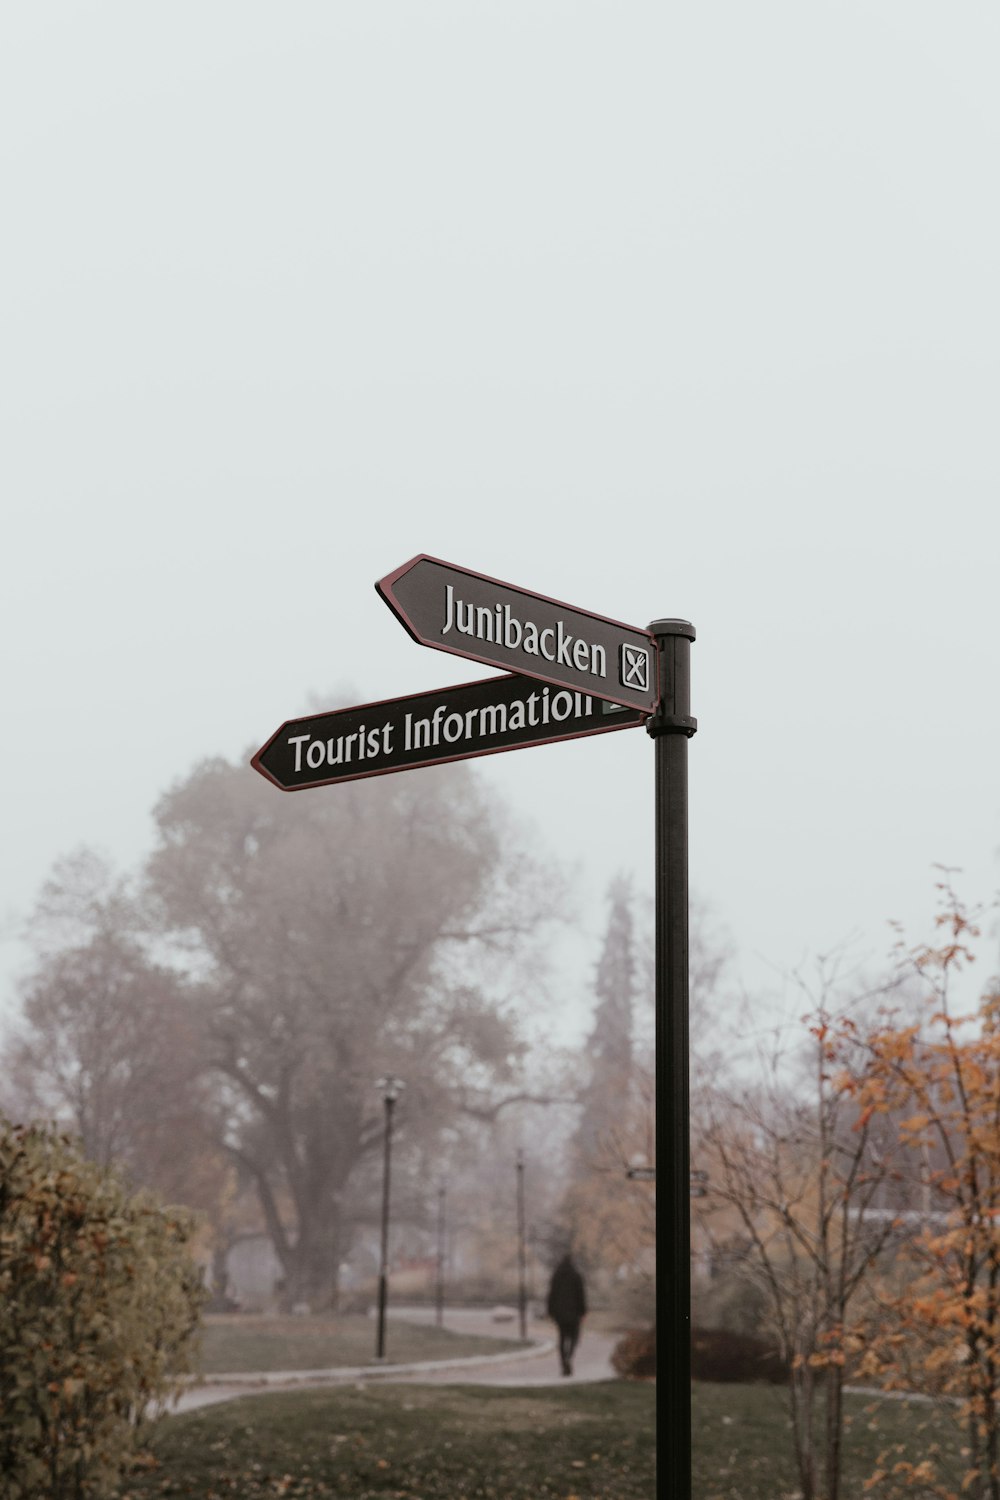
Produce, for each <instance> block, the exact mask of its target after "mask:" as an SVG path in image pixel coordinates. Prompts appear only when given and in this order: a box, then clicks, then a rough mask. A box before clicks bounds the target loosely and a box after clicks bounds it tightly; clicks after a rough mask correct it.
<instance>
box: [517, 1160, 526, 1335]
mask: <svg viewBox="0 0 1000 1500" xmlns="http://www.w3.org/2000/svg"><path fill="white" fill-rule="evenodd" d="M517 1311H518V1318H519V1321H520V1328H521V1340H522V1342H523V1341H525V1340H526V1339H527V1337H528V1298H527V1293H526V1288H525V1274H524V1152H523V1151H519V1152H518V1153H517Z"/></svg>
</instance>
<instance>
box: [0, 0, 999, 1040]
mask: <svg viewBox="0 0 1000 1500" xmlns="http://www.w3.org/2000/svg"><path fill="white" fill-rule="evenodd" d="M998 42H1000V16H998V14H997V12H996V10H995V8H994V7H992V6H990V5H987V4H985V3H982V4H968V5H965V6H963V7H961V8H955V7H951V8H948V9H943V8H942V7H940V6H938V5H934V4H929V3H913V0H906V3H902V0H900V3H886V4H882V5H880V6H878V7H872V6H869V5H863V4H860V3H845V4H841V5H838V6H836V7H808V8H803V7H801V6H798V5H795V4H792V3H790V0H789V3H766V4H764V5H759V6H754V7H746V6H744V5H740V4H737V3H734V0H732V3H717V4H711V5H707V6H706V5H699V6H689V7H682V8H676V7H666V8H665V7H662V6H659V5H654V4H643V3H640V4H634V5H629V6H624V7H623V6H620V5H611V4H605V3H579V0H574V3H573V4H570V3H568V0H567V3H552V0H541V3H532V4H531V5H513V6H512V5H499V4H490V3H483V4H477V5H474V6H470V5H468V4H459V3H451V4H444V3H438V0H427V3H421V4H420V5H419V6H413V5H402V4H392V3H389V4H383V5H378V6H358V5H356V6H347V5H334V6H329V5H319V4H312V3H305V4H301V5H298V6H296V7H293V8H287V7H284V8H280V9H279V8H277V7H273V6H266V5H260V4H249V5H246V4H243V5H239V6H236V5H233V4H230V3H219V4H213V5H209V6H201V5H199V6H198V7H197V8H196V7H194V6H193V5H180V6H172V7H170V8H169V9H165V8H160V9H149V8H141V9H138V8H136V7H134V6H129V5H126V4H112V3H105V4H101V5H98V6H92V7H87V8H85V9H81V8H79V7H75V6H69V5H65V4H50V5H46V6H42V7H24V8H21V9H19V10H14V9H8V10H7V11H6V12H5V14H4V16H3V18H2V21H0V173H2V181H3V205H4V221H5V229H4V233H3V235H2V238H0V268H2V273H0V289H2V290H0V295H2V298H3V311H2V324H3V335H2V343H0V382H2V387H0V411H2V426H3V438H2V443H0V497H2V507H3V515H4V533H3V535H4V545H3V547H2V548H0V559H2V561H0V569H2V583H0V611H2V625H3V628H2V633H0V650H2V652H3V685H4V724H5V733H4V737H3V776H2V780H0V798H2V818H0V826H2V829H3V842H4V859H3V861H2V874H0V918H2V936H3V943H2V946H0V961H2V966H0V1013H2V1014H3V1015H5V1016H7V1017H10V1016H12V1015H13V1014H14V1013H15V1011H16V1007H17V988H16V983H17V976H18V974H19V973H20V972H21V971H22V970H23V969H24V967H25V965H26V963H27V952H26V949H25V947H24V944H23V941H22V931H23V924H24V921H25V919H26V918H27V916H28V914H29V912H30V910H31V908H32V905H33V903H34V900H35V897H36V894H37V891H38V888H39V886H40V884H41V882H42V881H43V879H44V878H45V876H46V874H47V872H48V871H49V870H50V868H51V867H52V864H53V862H54V861H55V860H56V859H57V858H58V857H60V856H61V855H63V854H65V853H67V852H68V851H71V850H72V849H74V848H76V847H78V846H80V845H84V844H85V845H92V846H95V847H97V848H99V849H101V850H103V851H105V852H106V853H107V855H108V856H109V858H110V859H111V861H112V862H113V863H114V864H116V865H118V866H120V867H122V868H128V867H133V866H135V865H136V864H137V863H138V862H139V861H141V860H142V859H143V858H144V857H145V854H146V853H147V851H148V850H149V848H150V846H151V843H152V840H153V824H152V810H153V808H154V806H155V805H156V803H157V801H158V799H159V798H160V797H161V796H162V795H163V794H164V793H165V792H166V791H167V790H168V789H169V788H170V787H171V786H172V785H173V784H174V783H176V782H177V781H179V780H180V779H182V778H183V777H185V776H187V775H188V774H189V773H190V771H191V769H192V768H193V767H194V766H195V765H196V764H197V763H198V762H199V761H201V760H202V759H203V758H205V757H210V756H223V757H225V758H227V759H228V760H230V761H246V760H247V759H248V758H249V755H250V754H251V753H252V752H253V751H254V750H255V749H257V748H258V747H259V746H260V745H261V744H263V742H264V741H265V740H266V739H267V738H268V737H269V735H270V734H271V733H272V732H273V731H274V730H275V729H276V728H277V726H278V725H279V724H280V723H281V722H282V721H283V720H284V719H286V718H288V717H290V716H293V715H295V714H297V713H301V712H303V711H305V710H306V709H307V708H308V707H309V706H310V705H319V706H327V705H332V704H334V703H337V702H341V703H342V702H347V701H356V702H364V701H368V700H375V699H382V698H387V697H392V696H395V695H397V694H403V693H410V692H418V691H424V690H430V689H433V688H436V687H439V686H443V685H444V684H446V683H452V682H462V681H466V680H468V679H469V678H471V677H473V676H477V675H483V676H486V675H488V669H483V671H482V673H481V674H480V673H478V672H477V671H476V670H475V669H471V670H470V667H469V665H468V664H466V663H463V662H459V661H457V660H455V659H449V658H448V657H446V656H445V655H443V654H441V653H436V652H431V651H428V650H426V649H424V648H421V647H419V646H417V645H416V644H415V643H414V642H412V641H411V640H410V639H409V638H408V637H407V636H406V634H405V633H404V632H403V630H402V629H401V627H400V626H399V624H398V622H397V621H396V620H395V619H394V618H393V617H392V616H391V614H390V613H389V611H388V610H387V609H386V608H385V606H384V605H383V604H382V603H381V602H380V601H379V599H378V598H377V596H376V595H375V592H374V589H373V587H372V585H373V583H374V581H375V579H376V578H378V577H381V576H382V575H384V574H385V573H387V572H389V571H390V570H391V569H393V568H395V567H397V566H398V565H399V564H401V563H402V562H404V561H405V560H406V559H407V558H409V557H411V556H412V555H414V554H416V553H418V552H428V553H431V554H434V555H436V556H439V557H441V558H443V559H445V560H446V561H451V562H454V563H457V564H460V565H462V566H466V567H469V568H472V569H474V570H477V571H481V572H484V573H488V574H491V575H492V576H494V577H497V578H499V579H502V580H507V581H510V582H513V583H515V584H517V585H520V586H522V587H524V588H526V589H529V590H534V591H537V592H540V593H544V594H547V595H551V596H554V597H556V598H558V599H562V600H565V601H566V602H568V603H569V604H572V605H575V606H577V607H580V608H583V609H588V610H593V611H595V612H598V613H601V614H605V615H609V616H611V617H613V618H617V619H620V620H623V621H625V622H627V623H629V624H633V625H638V626H644V625H646V624H647V623H648V621H649V620H651V619H653V618H656V617H659V616H663V615H680V616H685V617H687V618H689V619H691V620H692V621H693V622H694V624H695V626H696V627H697V630H698V640H697V642H696V643H695V645H694V647H693V652H692V670H693V693H692V697H693V712H694V713H695V714H696V715H697V716H698V719H699V725H700V728H699V732H698V734H697V736H696V737H695V739H694V740H693V741H692V744H691V750H690V765H691V792H692V805H691V861H692V882H693V886H694V888H695V890H696V892H697V893H698V897H699V901H700V903H701V904H702V905H703V906H707V907H709V908H710V909H711V911H712V912H713V913H714V916H715V918H716V919H717V921H718V923H719V925H720V927H721V928H723V929H725V930H727V931H728V933H729V934H730V935H731V939H732V944H733V949H734V974H735V976H736V977H737V979H738V982H739V983H740V984H741V985H742V986H743V987H745V989H746V990H747V992H748V993H749V994H750V995H751V996H752V997H753V1003H754V1005H755V1006H756V1007H757V1010H758V1011H759V1013H760V1014H761V1016H762V1018H767V1019H770V1018H771V1017H772V1016H775V1015H778V1014H780V1013H781V1012H782V1006H783V1005H784V1003H785V1000H784V992H785V981H784V980H783V978H782V975H783V973H784V972H785V971H786V970H788V969H789V968H791V967H794V966H795V965H797V964H800V963H801V962H803V961H804V960H806V959H807V958H808V956H809V955H812V954H815V953H816V952H822V951H827V950H829V949H830V948H831V947H834V946H836V945H838V944H841V943H843V942H845V941H850V942H851V943H853V944H854V945H855V946H856V947H857V948H858V951H859V952H861V953H864V954H871V955H873V957H874V959H875V960H878V959H879V958H880V957H881V955H882V954H883V952H885V951H886V950H887V949H888V947H889V944H890V942H891V940H892V937H891V934H890V932H889V930H888V928H887V925H886V924H887V921H888V919H890V918H897V919H900V920H902V921H903V922H904V923H905V924H906V925H907V928H908V929H909V930H912V931H913V932H914V934H915V935H917V936H926V935H927V934H928V932H929V925H930V920H931V913H932V911H933V908H934V890H933V884H934V880H935V878H936V877H935V872H934V868H933V867H934V864H935V862H940V863H943V864H946V865H949V866H956V867H960V868H961V869H962V871H963V872H964V873H963V875H962V876H961V878H960V884H961V886H962V889H963V890H964V891H965V893H966V894H967V896H968V897H969V898H970V899H971V900H978V899H986V898H988V897H989V896H990V894H991V893H992V892H993V891H994V890H995V888H996V886H997V882H998V874H997V871H998V865H997V849H998V846H1000V789H998V777H997V755H996V739H997V725H998V714H997V706H996V684H997V680H998V658H1000V645H998V632H997V613H998V611H997V604H996V598H997V590H996V569H997V555H998V546H997V542H998V537H1000V507H998V504H997V494H998V479H1000V449H998V443H997V423H996V414H997V410H998V395H1000V391H998V385H1000V380H998V376H1000V354H998V349H1000V318H998V312H1000V299H998V279H997V264H998V250H1000V208H998V198H997V194H996V191H995V181H996V173H997V159H998V151H997V147H998V141H1000V101H998V96H997V92H996V87H995V79H996V65H997V46H998ZM473 769H474V776H475V778H476V779H477V780H478V782H479V783H480V784H481V785H482V786H484V787H485V788H486V789H487V790H488V793H489V795H490V796H491V797H493V796H495V798H496V799H498V800H499V801H502V802H503V803H505V804H506V805H507V806H508V807H509V808H510V810H511V812H512V813H513V815H514V816H515V818H517V819H519V820H520V821H521V822H522V824H523V825H526V826H527V827H528V828H530V829H531V830H532V832H533V834H534V836H535V837H536V838H537V841H538V843H539V845H540V846H544V847H545V848H546V849H547V850H548V851H549V853H550V854H551V855H552V856H553V857H555V858H557V859H558V860H561V861H563V862H565V863H566V864H568V865H569V866H570V867H571V868H573V869H574V870H575V886H574V891H575V897H574V903H575V904H574V914H575V919H576V922H577V926H576V928H575V930H574V931H575V935H573V936H571V937H570V938H569V939H562V938H561V939H559V940H558V941H559V942H560V943H561V944H562V945H563V948H562V949H560V953H561V957H560V961H559V964H558V965H557V968H556V973H555V976H554V978H553V980H552V984H551V989H550V992H549V993H548V995H547V997H546V999H545V1014H544V1016H543V1017H539V1018H538V1023H539V1025H540V1026H541V1027H542V1028H543V1029H550V1030H552V1031H553V1032H554V1033H555V1034H556V1035H557V1036H558V1037H560V1038H563V1039H565V1040H568V1041H572V1042H579V1041H580V1040H581V1039H582V1037H583V1036H584V1035H585V1034H586V1031H587V1027H588V1025H589V1022H590V1017H591V1014H592V1009H593V993H592V990H591V987H590V985H591V979H592V974H593V965H594V962H595V961H596V958H597V956H598V952H599V944H600V938H601V933H602V931H603V925H604V921H605V915H606V903H605V893H606V890H607V888H608V884H609V882H610V880H611V879H612V877H613V876H614V875H616V874H617V873H618V872H626V873H631V874H632V875H633V877H634V880H635V883H636V887H637V889H638V890H639V891H640V892H641V891H643V890H649V889H650V888H651V884H652V842H653V829H652V811H653V765H652V747H651V745H650V744H649V742H648V740H647V738H646V736H645V735H644V734H643V733H642V732H641V731H636V732H634V733H628V734H624V733H623V734H617V735H611V736H606V737H601V738H597V739H594V740H589V741H580V742H576V743H572V744H565V745H561V746H551V747H546V748H545V749H542V750H538V751H537V752H524V753H516V754H504V755H498V756H494V757H490V758H489V759H486V760H481V761H479V762H477V763H476V765H475V767H474V768H473ZM248 774H250V773H248ZM423 774H426V773H421V772H413V773H407V776H408V777H409V776H412V777H419V776H421V775H423ZM268 790H270V789H268ZM273 795H274V797H276V798H277V797H279V796H280V794H279V793H278V792H277V791H274V792H273ZM338 795H339V791H338V789H329V790H324V791H317V792H308V793H304V794H302V796H303V797H307V798H308V797H311V798H320V799H322V798H336V797H337V796H338ZM994 946H995V945H994ZM563 950H564V951H563ZM793 1000H794V996H793Z"/></svg>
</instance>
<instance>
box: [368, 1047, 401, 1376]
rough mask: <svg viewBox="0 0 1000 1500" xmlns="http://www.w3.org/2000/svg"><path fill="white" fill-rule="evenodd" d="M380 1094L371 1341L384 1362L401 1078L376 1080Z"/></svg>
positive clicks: (387, 1077) (390, 1075) (378, 1357)
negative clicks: (378, 1232)
mask: <svg viewBox="0 0 1000 1500" xmlns="http://www.w3.org/2000/svg"><path fill="white" fill-rule="evenodd" d="M376 1087H377V1088H380V1089H381V1090H382V1101H383V1103H384V1104H385V1137H384V1154H383V1157H382V1246H381V1253H380V1255H379V1273H378V1333H377V1335H376V1339H375V1358H376V1359H385V1305H386V1300H387V1296H388V1287H389V1164H390V1161H391V1157H392V1112H393V1109H394V1108H395V1104H396V1100H397V1099H398V1098H399V1095H400V1091H401V1090H402V1089H404V1088H405V1087H406V1085H405V1084H404V1082H403V1080H402V1079H401V1078H395V1077H394V1076H393V1075H392V1074H391V1073H388V1074H386V1076H385V1077H384V1078H379V1079H377V1080H376Z"/></svg>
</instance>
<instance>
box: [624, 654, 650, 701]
mask: <svg viewBox="0 0 1000 1500" xmlns="http://www.w3.org/2000/svg"><path fill="white" fill-rule="evenodd" d="M619 670H620V673H621V679H622V687H627V688H635V689H636V691H637V692H640V693H647V692H648V691H649V652H648V651H647V650H646V648H645V646H626V645H624V644H623V645H622V648H621V657H620V669H619Z"/></svg>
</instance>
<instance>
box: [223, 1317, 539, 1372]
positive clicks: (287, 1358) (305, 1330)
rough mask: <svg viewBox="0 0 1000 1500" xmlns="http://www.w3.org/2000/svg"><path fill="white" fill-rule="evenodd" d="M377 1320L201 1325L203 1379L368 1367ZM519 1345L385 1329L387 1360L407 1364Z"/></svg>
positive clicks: (403, 1326) (416, 1328) (415, 1327)
mask: <svg viewBox="0 0 1000 1500" xmlns="http://www.w3.org/2000/svg"><path fill="white" fill-rule="evenodd" d="M375 1333H376V1327H375V1320H374V1318H366V1317H364V1316H363V1315H362V1314H360V1313H359V1314H357V1315H355V1316H349V1317H341V1318H264V1317H259V1318H258V1317H243V1316H229V1315H226V1316H216V1317H208V1318H206V1319H205V1321H204V1327H203V1331H202V1340H201V1360H200V1365H199V1368H200V1369H201V1372H202V1374H205V1375H220V1374H236V1373H240V1374H243V1373H246V1372H248V1371H254V1370H328V1369H333V1368H334V1367H335V1366H338V1365H368V1364H371V1363H372V1361H373V1359H374V1357H375ZM523 1347H524V1345H523V1344H522V1343H521V1342H520V1340H517V1339H495V1338H489V1337H478V1336H473V1335H467V1334H459V1333H449V1332H448V1331H447V1329H443V1328H435V1327H434V1326H433V1325H429V1326H422V1325H420V1324H417V1323H404V1322H403V1321H402V1320H401V1319H400V1320H397V1319H395V1318H390V1319H389V1320H388V1322H387V1323H386V1349H385V1352H386V1360H387V1362H388V1363H389V1364H396V1365H399V1364H408V1363H410V1362H411V1361H413V1360H423V1359H462V1358H464V1357H465V1356H467V1355H476V1354H500V1353H501V1352H502V1351H503V1350H505V1349H521V1348H523Z"/></svg>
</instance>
